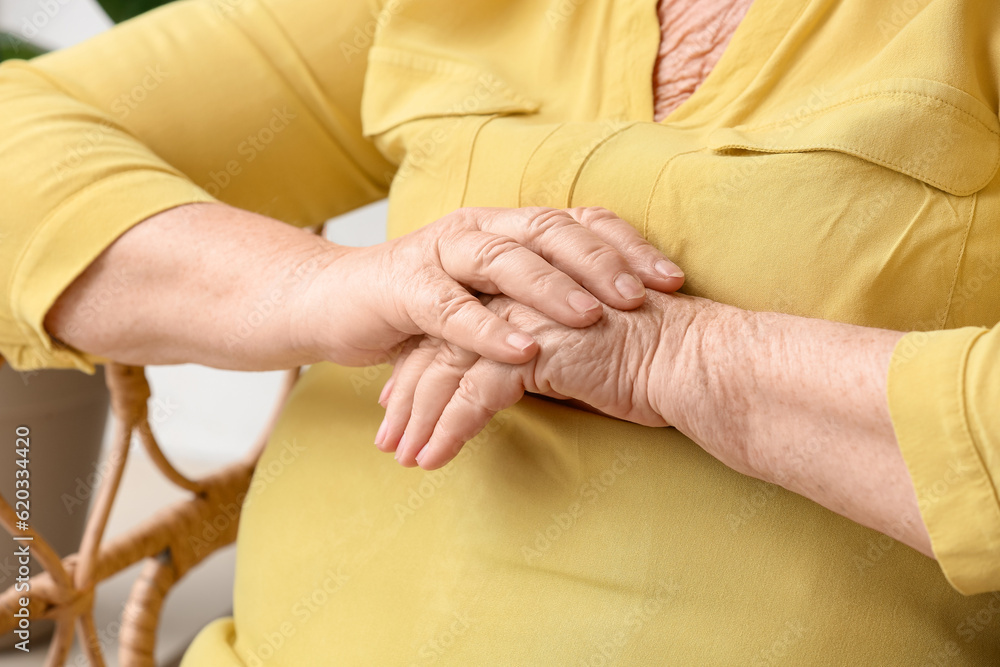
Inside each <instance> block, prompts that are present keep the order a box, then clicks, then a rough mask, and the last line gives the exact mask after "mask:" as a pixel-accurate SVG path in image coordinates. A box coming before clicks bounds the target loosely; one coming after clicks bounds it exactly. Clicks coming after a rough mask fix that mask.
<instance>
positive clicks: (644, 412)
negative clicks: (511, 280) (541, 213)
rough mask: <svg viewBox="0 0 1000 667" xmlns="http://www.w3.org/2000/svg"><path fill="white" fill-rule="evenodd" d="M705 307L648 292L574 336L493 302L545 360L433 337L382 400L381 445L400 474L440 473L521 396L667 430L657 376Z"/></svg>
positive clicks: (514, 306)
mask: <svg viewBox="0 0 1000 667" xmlns="http://www.w3.org/2000/svg"><path fill="white" fill-rule="evenodd" d="M699 301H702V300H700V299H694V298H692V297H687V296H683V295H666V294H659V293H657V292H653V291H650V292H649V293H648V294H647V299H646V303H645V304H644V305H643V306H642V307H640V308H637V309H635V310H632V311H628V312H621V311H616V310H613V309H610V308H605V309H604V317H603V318H602V319H601V320H600V321H599V322H598V323H596V324H594V325H592V326H591V327H588V328H587V329H574V328H571V327H567V326H565V325H562V324H560V323H558V322H555V321H553V320H552V319H551V318H549V317H547V316H546V315H543V314H542V313H539V312H538V311H536V310H534V309H532V308H530V307H527V306H524V305H522V304H519V303H517V302H516V301H514V300H512V299H509V298H504V297H499V298H495V299H493V300H492V301H490V302H489V303H488V305H487V307H488V308H489V309H490V310H491V311H492V312H494V313H496V314H497V315H499V316H502V317H503V318H504V319H506V320H507V321H508V322H510V323H511V324H514V325H516V326H517V327H519V328H521V329H523V330H524V331H527V332H529V333H530V334H531V335H532V336H533V337H534V338H535V340H537V341H538V343H539V348H540V351H539V354H538V355H537V356H536V357H535V358H533V359H532V360H530V361H528V362H527V363H524V364H519V365H512V364H504V363H498V362H495V361H492V360H489V359H485V358H482V357H479V356H478V355H476V354H475V353H472V352H468V351H465V350H463V349H461V348H459V347H457V346H455V345H451V344H448V343H446V342H442V341H440V340H437V339H433V338H429V337H424V338H423V339H420V340H419V342H415V343H413V344H411V345H410V346H409V347H408V348H407V349H406V350H405V351H404V352H403V353H402V354H401V355H400V358H399V359H398V360H397V364H396V367H395V369H394V370H393V374H392V377H391V378H390V379H389V381H388V382H387V383H386V386H385V388H384V389H383V392H382V396H381V397H380V399H379V401H380V402H381V403H382V404H383V405H384V406H385V407H386V417H385V421H384V422H383V424H382V427H381V428H380V429H379V433H378V435H377V436H376V445H377V446H378V447H379V449H381V450H382V451H386V452H389V451H396V459H397V460H398V461H399V462H400V463H401V464H402V465H404V466H414V465H420V467H422V468H424V469H427V470H433V469H435V468H439V467H441V466H443V465H444V464H446V463H448V462H449V461H450V460H451V459H452V458H454V457H455V456H456V455H457V454H458V452H459V451H460V450H461V448H462V446H463V444H464V443H465V442H467V441H468V440H470V439H471V438H472V437H474V436H475V435H476V434H477V433H478V432H479V431H480V430H482V429H483V428H484V427H485V426H486V424H487V423H488V422H489V420H490V419H491V418H492V417H493V415H494V414H496V413H497V412H499V411H500V410H502V409H504V408H507V407H509V406H511V405H513V404H514V403H516V402H517V401H518V400H520V398H521V397H522V396H523V395H524V393H525V392H529V393H535V394H542V395H545V396H549V397H552V398H557V399H567V398H571V399H576V400H578V401H581V402H583V403H585V404H587V406H589V407H590V408H592V409H595V410H597V411H599V412H602V413H604V414H607V415H610V416H612V417H617V418H619V419H624V420H628V421H631V422H635V423H638V424H643V425H646V426H666V425H667V421H665V420H664V418H663V417H662V416H661V414H660V412H659V411H658V408H657V406H656V405H655V404H654V401H653V399H652V397H651V394H650V386H651V384H652V383H653V382H654V381H656V380H655V379H654V378H653V377H652V375H653V373H654V372H657V369H662V368H663V367H664V364H662V363H661V364H657V363H656V361H657V357H660V358H665V359H667V360H668V361H669V360H670V359H672V358H674V357H675V356H676V354H677V350H678V349H679V347H680V345H681V344H682V342H683V334H684V331H685V330H686V328H687V326H689V324H690V321H691V320H692V319H693V318H694V316H695V314H696V312H697V308H696V307H692V305H693V304H694V303H695V302H699Z"/></svg>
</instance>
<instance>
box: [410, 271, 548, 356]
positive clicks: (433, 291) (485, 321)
mask: <svg viewBox="0 0 1000 667" xmlns="http://www.w3.org/2000/svg"><path fill="white" fill-rule="evenodd" d="M404 305H405V308H406V309H407V316H408V317H409V319H410V320H411V322H412V323H413V325H414V327H415V329H416V330H418V331H420V332H423V333H427V334H429V335H431V336H433V337H435V338H440V339H443V340H446V341H448V342H449V343H453V344H455V345H457V346H458V347H461V348H463V349H465V350H471V351H473V352H476V353H477V354H480V355H482V356H484V357H487V358H488V359H493V360H495V361H499V362H502V363H510V364H521V363H524V362H526V361H528V360H530V359H531V358H532V357H534V356H535V354H536V353H537V352H538V344H537V343H536V342H535V340H534V339H533V338H532V337H531V336H530V335H528V334H527V333H525V332H523V331H521V330H520V329H518V328H517V327H515V326H514V325H512V324H510V323H509V322H507V321H506V320H504V319H502V318H500V317H498V316H497V315H495V314H494V313H492V312H490V310H489V309H487V308H486V307H485V306H484V305H483V304H482V303H480V302H479V300H478V299H477V298H476V297H474V296H473V295H472V294H470V293H469V292H468V290H466V289H464V288H463V287H462V286H461V285H459V284H458V283H456V282H455V281H454V280H453V279H452V278H451V277H449V276H447V275H446V274H445V273H444V272H442V273H441V275H440V278H439V279H438V280H435V281H433V282H431V283H430V284H427V283H425V282H421V284H419V285H417V286H416V292H415V296H414V298H412V299H410V300H407V302H406V303H405V304H404Z"/></svg>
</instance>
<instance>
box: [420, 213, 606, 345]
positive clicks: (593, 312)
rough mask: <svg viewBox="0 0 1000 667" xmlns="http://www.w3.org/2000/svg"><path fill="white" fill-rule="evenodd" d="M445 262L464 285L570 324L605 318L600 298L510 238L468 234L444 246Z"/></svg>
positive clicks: (456, 278)
mask: <svg viewBox="0 0 1000 667" xmlns="http://www.w3.org/2000/svg"><path fill="white" fill-rule="evenodd" d="M440 261H441V266H442V268H443V269H444V270H445V272H447V274H448V275H450V276H451V277H452V278H454V279H455V280H456V281H458V282H459V283H461V284H463V285H469V286H470V287H472V288H473V289H475V290H478V291H480V292H485V293H488V294H496V293H503V294H506V295H507V296H510V297H512V298H513V299H515V300H517V301H519V302H520V303H523V304H525V305H527V306H531V307H532V308H535V309H536V310H539V311H541V312H543V313H545V314H546V315H548V316H549V317H551V318H552V319H554V320H556V321H557V322H559V323H561V324H565V325H566V326H570V327H585V326H589V325H591V324H593V323H594V322H596V321H597V320H599V319H601V315H602V308H601V302H600V301H598V300H597V299H596V298H595V297H594V296H593V295H592V294H590V292H588V291H587V290H585V289H584V288H583V287H581V286H580V285H579V284H578V283H577V282H576V281H575V280H573V279H572V278H570V277H569V276H568V275H566V274H565V273H563V272H562V271H560V270H558V269H556V268H555V267H553V266H552V265H551V264H549V263H548V262H547V261H546V260H545V259H544V258H542V257H540V256H539V255H537V254H535V253H534V252H532V251H531V250H528V249H527V248H525V247H524V246H522V245H521V244H520V243H518V242H517V241H515V240H514V239H512V238H511V237H509V236H497V235H496V234H492V233H489V232H481V231H466V232H462V233H460V234H458V235H457V236H455V237H453V238H452V241H451V243H448V244H445V245H443V246H442V247H441V251H440Z"/></svg>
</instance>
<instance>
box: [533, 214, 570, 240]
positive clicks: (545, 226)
mask: <svg viewBox="0 0 1000 667" xmlns="http://www.w3.org/2000/svg"><path fill="white" fill-rule="evenodd" d="M526 213H527V218H526V220H525V223H524V224H525V229H526V230H527V232H528V233H529V234H530V235H531V236H532V237H538V236H543V235H545V234H548V233H549V232H551V231H552V230H553V229H555V228H557V227H561V226H564V225H566V224H568V221H567V219H566V217H567V216H566V213H565V212H564V211H562V210H560V209H557V208H537V209H536V208H531V209H526Z"/></svg>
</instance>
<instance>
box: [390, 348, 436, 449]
mask: <svg viewBox="0 0 1000 667" xmlns="http://www.w3.org/2000/svg"><path fill="white" fill-rule="evenodd" d="M437 348H438V341H436V340H434V339H432V338H427V337H424V338H422V339H421V341H420V344H419V345H418V346H417V347H416V348H415V349H414V350H412V351H411V352H410V353H409V355H408V356H407V357H406V359H405V363H403V364H398V365H397V367H396V368H397V370H398V372H394V376H395V380H394V382H393V389H392V393H393V398H392V399H391V400H390V401H389V404H388V406H387V407H386V410H385V419H384V420H383V422H382V426H381V427H379V433H380V435H381V436H382V437H381V439H379V438H378V437H376V443H375V444H376V446H378V448H379V449H380V450H381V451H383V452H392V451H395V450H396V448H397V446H398V445H399V440H400V438H401V437H402V435H403V432H404V431H405V430H406V422H407V421H408V420H409V418H410V411H411V409H412V397H413V392H414V390H415V389H416V387H417V383H418V382H419V381H420V377H421V376H422V375H423V373H424V369H426V368H427V366H428V365H429V364H430V363H431V362H432V361H434V357H435V356H436V355H437Z"/></svg>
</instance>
